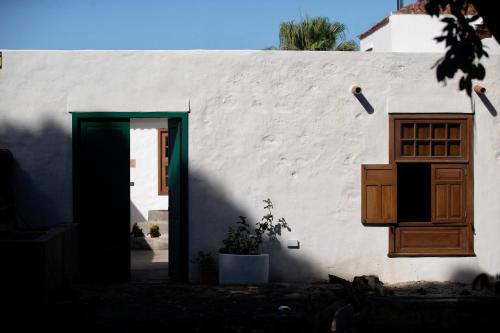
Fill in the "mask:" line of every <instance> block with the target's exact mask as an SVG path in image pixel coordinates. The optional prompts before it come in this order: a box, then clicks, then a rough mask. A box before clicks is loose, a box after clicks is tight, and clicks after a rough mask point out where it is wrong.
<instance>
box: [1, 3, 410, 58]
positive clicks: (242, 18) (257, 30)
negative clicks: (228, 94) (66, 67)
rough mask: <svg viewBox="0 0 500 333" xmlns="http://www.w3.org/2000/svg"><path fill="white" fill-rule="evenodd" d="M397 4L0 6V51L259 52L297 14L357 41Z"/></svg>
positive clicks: (272, 42) (274, 40) (271, 43)
mask: <svg viewBox="0 0 500 333" xmlns="http://www.w3.org/2000/svg"><path fill="white" fill-rule="evenodd" d="M396 2H397V1H396V0H309V1H306V0H0V49H4V50H5V49H64V50H75V49H127V50H132V49H143V50H157V49H263V48H266V47H270V46H275V47H278V46H279V25H280V23H281V22H284V21H292V20H293V21H298V20H300V18H301V15H302V16H305V15H309V16H311V17H314V16H326V17H328V18H329V19H330V20H331V21H339V22H342V23H344V24H345V25H347V28H348V31H347V38H348V39H355V40H356V41H358V39H357V37H356V36H357V35H358V34H360V33H362V32H364V31H365V30H367V29H368V28H370V27H371V26H372V25H373V24H375V23H377V22H378V21H380V20H381V19H383V18H384V17H385V16H387V15H388V14H389V13H390V12H391V11H392V10H395V7H396ZM409 2H410V1H406V2H405V3H409Z"/></svg>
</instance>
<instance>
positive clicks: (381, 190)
mask: <svg viewBox="0 0 500 333" xmlns="http://www.w3.org/2000/svg"><path fill="white" fill-rule="evenodd" d="M396 181H397V177H396V165H395V164H394V165H391V164H363V165H361V221H362V223H363V224H364V225H368V226H369V225H391V224H396V223H397V218H396V217H397V214H396V209H397V205H396V200H397V190H396Z"/></svg>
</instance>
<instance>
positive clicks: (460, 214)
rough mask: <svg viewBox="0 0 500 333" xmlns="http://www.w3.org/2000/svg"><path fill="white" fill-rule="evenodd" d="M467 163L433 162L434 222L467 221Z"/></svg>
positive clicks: (432, 197) (432, 195)
mask: <svg viewBox="0 0 500 333" xmlns="http://www.w3.org/2000/svg"><path fill="white" fill-rule="evenodd" d="M466 172H467V165H466V164H432V176H431V177H432V185H431V186H432V194H431V200H432V204H431V206H432V208H431V209H432V222H433V223H465V222H466V193H467V192H466Z"/></svg>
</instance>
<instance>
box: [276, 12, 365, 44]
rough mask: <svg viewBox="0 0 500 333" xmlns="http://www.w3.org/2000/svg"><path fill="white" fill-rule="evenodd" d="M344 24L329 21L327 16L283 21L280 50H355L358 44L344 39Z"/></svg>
mask: <svg viewBox="0 0 500 333" xmlns="http://www.w3.org/2000/svg"><path fill="white" fill-rule="evenodd" d="M345 30H346V26H345V25H344V24H342V23H339V22H333V23H331V22H330V20H329V19H328V18H327V17H321V16H318V17H315V18H310V17H308V16H306V18H305V19H302V20H301V21H300V22H298V23H294V22H293V21H290V22H283V23H281V25H280V49H281V50H309V51H332V50H334V51H356V50H358V45H357V44H356V42H355V41H353V40H348V41H346V40H345Z"/></svg>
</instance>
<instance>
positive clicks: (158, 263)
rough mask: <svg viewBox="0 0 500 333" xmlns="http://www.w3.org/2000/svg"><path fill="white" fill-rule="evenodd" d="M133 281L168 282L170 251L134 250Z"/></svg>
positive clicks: (132, 254) (132, 263)
mask: <svg viewBox="0 0 500 333" xmlns="http://www.w3.org/2000/svg"><path fill="white" fill-rule="evenodd" d="M130 256H131V273H132V274H131V275H132V281H158V282H160V281H166V280H167V279H168V250H155V251H148V250H133V251H131V253H130Z"/></svg>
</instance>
